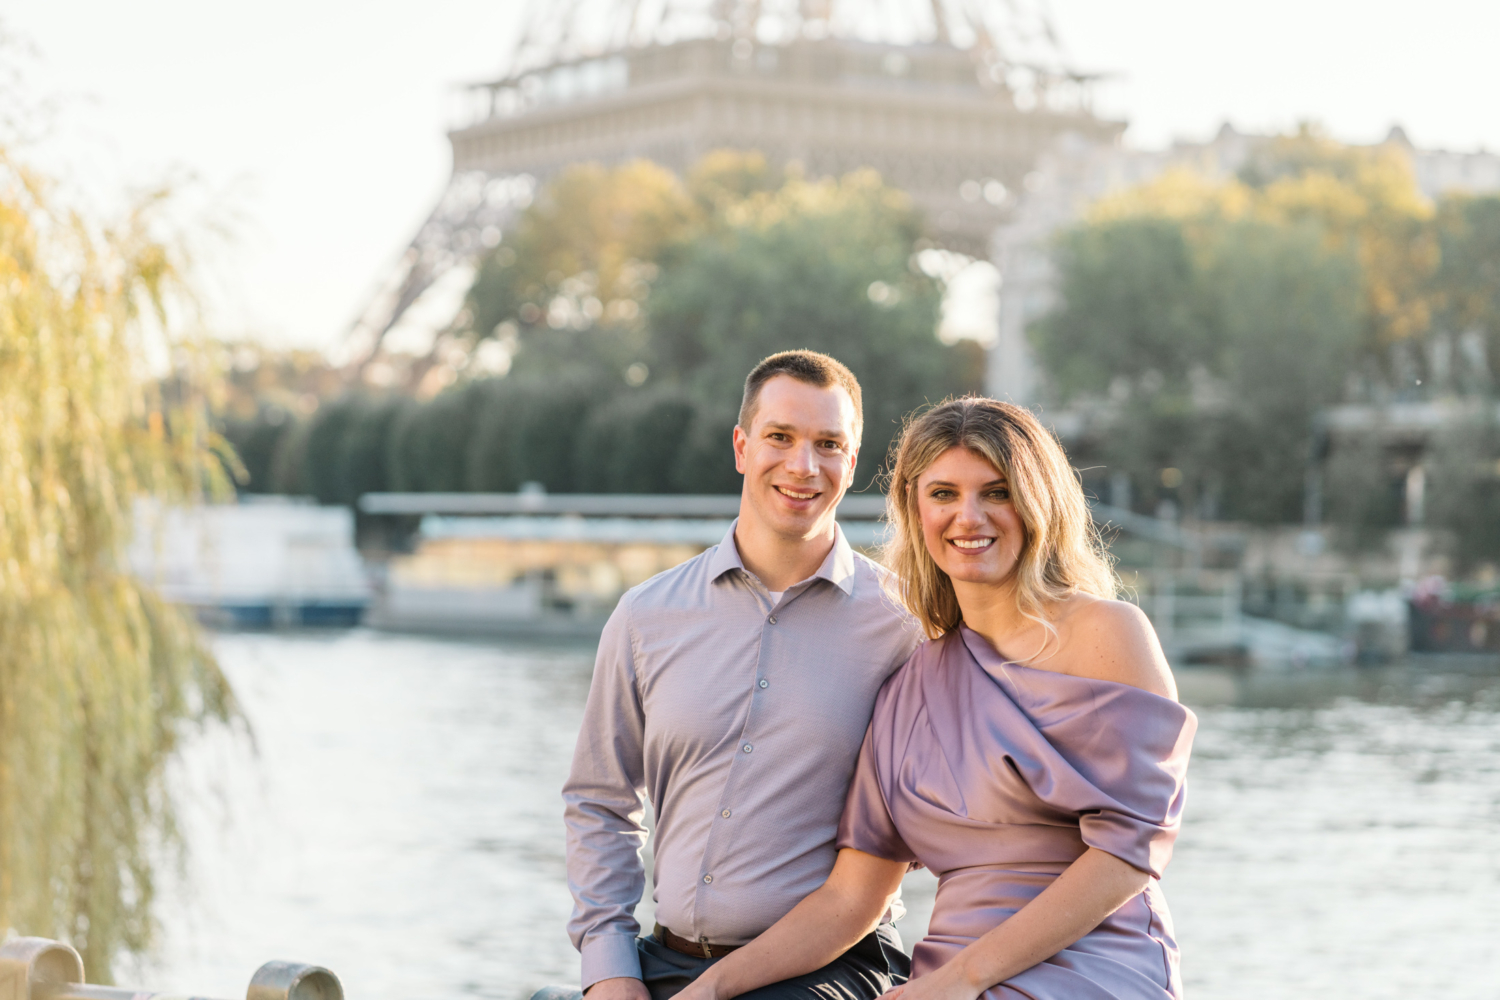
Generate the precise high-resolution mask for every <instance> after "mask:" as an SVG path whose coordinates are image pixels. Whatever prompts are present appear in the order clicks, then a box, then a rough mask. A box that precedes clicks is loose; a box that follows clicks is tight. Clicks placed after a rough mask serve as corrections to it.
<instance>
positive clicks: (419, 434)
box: [387, 382, 484, 493]
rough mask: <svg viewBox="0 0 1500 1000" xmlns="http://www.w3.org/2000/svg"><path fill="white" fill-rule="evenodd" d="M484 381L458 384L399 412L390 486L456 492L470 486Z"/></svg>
mask: <svg viewBox="0 0 1500 1000" xmlns="http://www.w3.org/2000/svg"><path fill="white" fill-rule="evenodd" d="M483 393H484V384H483V383H481V382H470V383H467V384H463V385H459V386H455V387H454V388H451V389H448V390H447V391H445V392H442V393H440V394H438V395H437V396H435V397H434V398H432V399H431V400H428V401H427V402H425V403H412V404H410V405H408V406H405V407H403V408H402V409H401V411H400V412H399V413H397V415H396V417H395V419H394V420H393V421H392V424H391V430H390V437H389V439H388V445H387V447H388V452H387V461H388V462H389V466H388V468H389V469H390V482H391V488H392V489H395V490H399V491H403V492H420V493H458V492H463V491H464V490H467V489H470V486H469V481H468V456H469V447H470V441H471V439H472V437H473V433H474V425H475V421H476V418H477V417H478V414H479V409H480V406H481V404H482V403H483Z"/></svg>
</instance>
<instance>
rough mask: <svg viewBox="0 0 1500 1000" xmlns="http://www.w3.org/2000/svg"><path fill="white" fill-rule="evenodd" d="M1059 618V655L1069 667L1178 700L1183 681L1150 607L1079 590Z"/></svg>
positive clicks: (1095, 676) (1085, 673)
mask: <svg viewBox="0 0 1500 1000" xmlns="http://www.w3.org/2000/svg"><path fill="white" fill-rule="evenodd" d="M1058 611H1059V612H1061V613H1060V614H1057V615H1056V617H1055V618H1054V622H1055V624H1056V626H1057V631H1058V638H1059V639H1060V640H1061V641H1060V643H1059V646H1058V651H1057V653H1058V656H1057V658H1058V660H1060V661H1062V662H1064V663H1066V669H1067V672H1068V673H1070V674H1076V675H1077V676H1080V677H1091V678H1093V679H1095V680H1101V681H1114V682H1116V683H1118V684H1129V685H1130V686H1131V687H1138V688H1141V689H1142V690H1145V691H1150V692H1151V693H1152V694H1159V695H1161V696H1162V697H1163V698H1171V699H1172V700H1174V701H1175V700H1176V699H1177V682H1176V681H1175V680H1173V679H1172V668H1171V667H1170V666H1168V665H1167V658H1166V656H1165V655H1163V654H1162V651H1161V643H1160V642H1158V641H1157V638H1156V630H1155V629H1154V628H1152V627H1151V622H1150V620H1149V619H1148V618H1147V617H1146V615H1145V612H1143V611H1141V609H1140V608H1138V607H1136V606H1135V605H1134V604H1131V603H1129V602H1128V601H1111V600H1105V599H1103V598H1099V597H1091V596H1089V595H1087V594H1077V595H1075V596H1073V597H1070V598H1068V599H1067V600H1066V601H1064V602H1062V606H1061V607H1060V608H1058Z"/></svg>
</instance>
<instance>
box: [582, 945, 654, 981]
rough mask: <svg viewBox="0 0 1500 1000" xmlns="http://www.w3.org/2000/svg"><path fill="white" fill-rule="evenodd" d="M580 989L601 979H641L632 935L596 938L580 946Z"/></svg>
mask: <svg viewBox="0 0 1500 1000" xmlns="http://www.w3.org/2000/svg"><path fill="white" fill-rule="evenodd" d="M579 954H581V955H582V957H583V988H584V989H588V988H589V987H590V986H593V985H594V984H595V983H597V982H599V981H600V980H601V979H615V978H617V977H619V976H628V977H630V978H631V979H639V978H641V954H640V952H639V951H637V950H636V943H635V935H633V934H600V935H599V936H598V937H591V938H589V939H588V940H586V941H584V942H583V947H582V948H580V949H579Z"/></svg>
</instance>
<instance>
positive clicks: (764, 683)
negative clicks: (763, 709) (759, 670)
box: [760, 678, 771, 688]
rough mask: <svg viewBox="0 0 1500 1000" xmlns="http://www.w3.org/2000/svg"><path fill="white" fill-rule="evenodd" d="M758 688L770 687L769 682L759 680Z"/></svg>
mask: <svg viewBox="0 0 1500 1000" xmlns="http://www.w3.org/2000/svg"><path fill="white" fill-rule="evenodd" d="M760 686H761V687H763V688H768V687H770V686H771V682H770V681H768V680H766V679H765V678H761V681H760Z"/></svg>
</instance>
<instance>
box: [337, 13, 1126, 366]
mask: <svg viewBox="0 0 1500 1000" xmlns="http://www.w3.org/2000/svg"><path fill="white" fill-rule="evenodd" d="M1040 2H1041V0H540V2H538V3H537V4H535V6H534V7H533V9H532V13H531V16H530V18H529V20H528V21H527V22H526V25H525V27H524V29H523V31H522V33H521V35H520V39H519V42H518V43H517V44H516V46H515V48H514V50H513V51H512V53H511V56H510V59H509V61H508V63H507V68H506V70H505V72H504V74H503V75H502V76H500V77H499V78H497V79H494V80H488V81H483V82H480V83H476V84H473V85H471V86H469V87H468V88H467V97H468V101H469V107H468V108H467V118H466V120H465V121H464V123H463V124H462V125H461V126H460V127H457V128H455V129H454V130H452V131H451V132H450V133H449V139H450V141H451V143H452V147H453V176H452V180H451V181H450V184H449V186H448V189H447V190H446V191H445V192H444V195H443V197H442V199H441V200H440V202H439V204H438V206H437V207H436V208H435V209H434V211H433V213H432V215H431V216H430V217H429V219H428V220H427V222H426V223H425V224H424V225H423V226H422V227H421V229H420V230H419V231H418V233H417V235H416V237H415V238H414V239H413V240H412V242H411V244H410V245H409V246H408V248H407V250H406V251H405V253H404V255H403V256H402V258H401V260H400V261H399V262H398V264H397V266H396V267H395V268H394V269H393V270H392V272H391V273H390V274H389V275H388V276H387V277H386V278H385V280H384V282H383V284H382V287H381V289H380V291H379V292H378V293H377V295H376V296H375V298H374V299H373V301H371V302H370V304H369V305H368V306H367V308H366V309H365V310H364V312H363V313H362V314H361V316H360V318H359V319H358V321H357V322H356V323H355V326H354V328H353V330H352V331H351V333H350V335H349V338H348V339H347V341H346V352H347V354H348V355H349V357H350V358H351V361H352V362H353V363H354V364H355V365H356V366H362V365H363V364H364V363H366V362H368V361H369V360H370V359H372V358H375V357H376V356H377V355H378V354H379V353H380V352H381V350H382V347H383V345H386V344H387V341H388V339H389V337H390V334H391V332H392V331H393V330H396V329H398V328H399V327H401V326H402V325H405V326H413V325H414V324H413V323H411V322H410V321H409V320H410V316H411V314H414V313H433V312H434V309H435V310H436V313H437V314H440V313H442V312H443V308H442V307H440V306H435V307H434V309H421V308H414V307H416V306H420V305H422V304H423V302H424V300H443V299H444V297H445V296H446V299H447V300H450V301H451V302H452V303H456V301H457V296H459V295H461V290H462V288H463V287H464V286H465V283H466V281H467V276H468V275H469V274H471V273H472V267H473V264H474V262H475V261H476V260H478V259H479V257H480V255H482V254H483V253H484V252H485V251H486V249H487V248H489V247H492V246H494V245H495V244H496V242H498V240H499V239H500V238H501V234H502V233H503V232H504V230H505V229H506V228H507V227H508V225H509V224H510V221H511V219H512V218H513V216H514V214H515V213H516V212H517V211H519V210H520V209H521V208H523V207H524V205H525V204H527V203H528V201H529V199H530V197H531V196H532V194H533V193H534V190H535V186H536V184H537V183H539V182H543V181H545V180H546V179H547V178H548V177H550V176H552V175H554V174H556V173H557V172H558V171H560V170H563V169H565V168H566V167H567V166H569V165H570V164H574V163H580V162H587V161H595V162H602V163H619V162H623V161H625V160H629V159H635V158H647V159H651V160H654V161H656V162H658V163H661V164H663V165H665V166H667V167H670V168H672V169H674V170H679V171H681V170H685V169H687V168H688V167H689V166H690V165H691V164H692V163H693V162H695V161H696V160H697V159H698V158H699V157H701V156H702V155H703V154H705V153H707V152H710V151H712V150H714V149H720V148H738V149H755V150H758V151H760V152H762V153H764V154H765V155H766V157H767V159H768V160H770V161H771V162H773V163H778V164H785V163H790V162H797V163H800V164H801V166H802V168H803V170H804V171H806V172H807V173H808V174H809V175H812V176H830V175H840V174H843V173H846V172H848V171H850V170H854V169H859V168H864V167H872V168H874V169H876V170H878V171H879V172H880V173H881V175H882V176H883V177H884V178H885V179H886V181H887V182H888V183H891V184H894V185H895V186H897V187H900V188H902V189H904V190H905V191H907V192H908V193H909V194H910V195H911V196H912V197H913V199H914V200H915V202H916V203H917V204H918V205H919V206H920V207H921V208H922V209H923V210H924V212H925V214H926V216H927V218H928V220H929V227H930V229H931V235H932V238H933V239H934V240H935V241H936V242H937V243H939V244H941V245H945V246H947V247H950V248H952V249H957V250H960V251H963V252H965V253H969V254H971V255H974V256H979V257H983V256H988V255H989V250H990V235H991V234H992V233H993V232H994V230H995V228H996V227H997V226H998V225H1000V224H1001V223H1003V222H1004V221H1005V220H1006V218H1007V216H1008V213H1009V211H1010V208H1011V205H1012V203H1013V201H1014V198H1013V196H1012V194H1011V192H1016V191H1019V190H1020V189H1021V186H1022V184H1023V181H1024V179H1025V177H1026V176H1027V174H1028V172H1029V171H1030V170H1031V169H1032V165H1033V164H1034V163H1035V161H1036V157H1037V155H1038V154H1039V152H1040V151H1041V150H1042V149H1043V148H1045V147H1046V146H1047V145H1048V144H1049V143H1051V142H1052V141H1053V140H1054V139H1055V138H1056V137H1057V136H1059V135H1061V134H1063V133H1065V132H1077V133H1080V134H1083V135H1085V136H1088V137H1089V138H1091V139H1101V138H1104V139H1107V138H1109V137H1112V136H1115V135H1118V133H1119V132H1120V130H1121V129H1122V127H1123V126H1122V125H1121V124H1120V123H1117V122H1110V121H1103V120H1100V119H1099V118H1097V117H1096V116H1095V115H1094V114H1093V112H1092V110H1091V108H1090V105H1089V85H1090V83H1091V81H1092V78H1091V77H1089V76H1088V75H1086V74H1080V73H1077V72H1074V71H1072V70H1070V69H1069V67H1068V61H1067V58H1066V55H1065V53H1064V51H1063V49H1062V46H1061V45H1060V44H1059V43H1058V40H1057V36H1056V33H1055V31H1054V30H1053V28H1052V25H1051V23H1050V20H1049V18H1048V17H1047V14H1046V11H1045V9H1044V8H1042V7H1040V6H1038V4H1039V3H1040ZM448 309H449V311H450V314H451V312H452V311H453V310H454V309H455V306H453V305H450V306H449V307H448ZM425 322H427V325H428V326H429V327H430V326H432V325H433V324H432V322H431V320H430V319H429V320H425ZM398 339H400V340H402V341H411V340H412V338H411V337H407V336H402V337H400V338H398ZM416 340H417V341H420V340H421V336H420V334H418V335H416ZM428 340H429V342H430V340H431V338H430V336H429V338H428ZM408 349H410V348H408ZM416 349H417V350H418V351H420V350H421V347H420V344H417V345H416Z"/></svg>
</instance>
